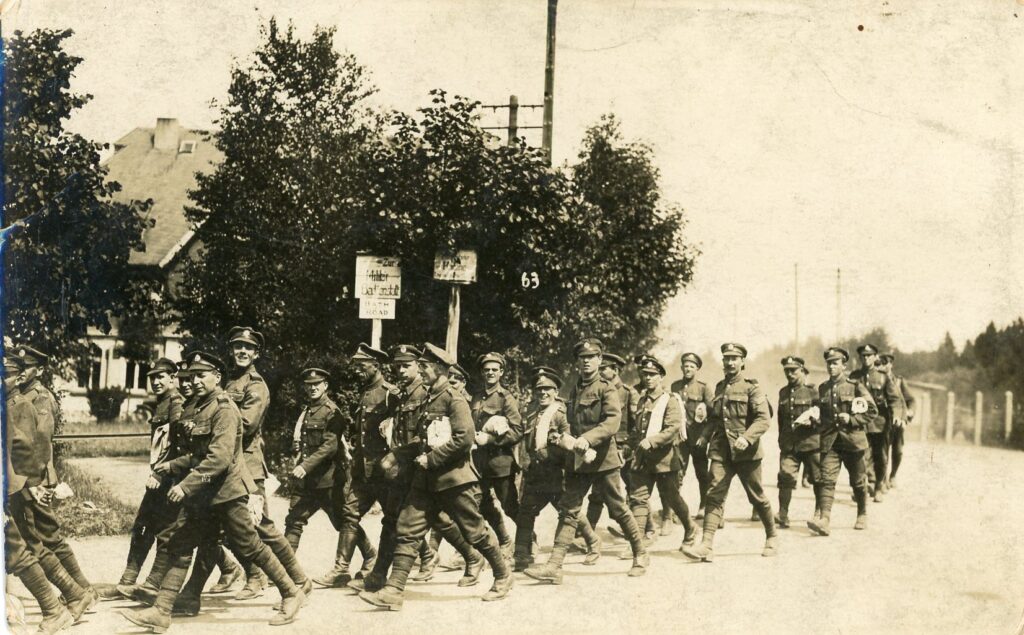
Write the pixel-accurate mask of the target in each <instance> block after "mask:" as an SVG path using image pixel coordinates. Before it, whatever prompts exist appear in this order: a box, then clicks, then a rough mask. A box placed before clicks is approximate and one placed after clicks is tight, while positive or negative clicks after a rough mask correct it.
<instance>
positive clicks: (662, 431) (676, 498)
mask: <svg viewBox="0 0 1024 635" xmlns="http://www.w3.org/2000/svg"><path fill="white" fill-rule="evenodd" d="M634 363H635V364H636V367H637V369H639V371H640V378H641V380H642V382H643V385H644V391H643V393H641V395H640V403H639V404H638V405H637V416H636V419H635V421H634V423H633V425H632V426H631V428H630V431H629V445H630V447H631V448H632V449H633V461H632V465H631V472H632V473H631V474H630V478H629V506H630V508H631V509H632V511H633V517H634V518H636V523H637V525H643V524H645V523H646V520H647V517H648V516H649V515H650V511H651V510H650V499H651V492H652V491H653V490H654V487H655V486H657V487H658V493H659V494H660V495H661V497H662V500H664V501H665V503H663V504H664V506H665V508H666V509H668V510H670V512H675V514H676V516H678V517H679V520H680V522H682V524H683V528H684V530H685V533H684V536H683V544H682V545H681V547H680V548H683V547H690V546H692V545H693V544H694V540H695V539H696V536H697V527H696V525H694V524H693V520H692V519H691V518H690V509H689V508H688V507H687V506H686V501H684V500H683V497H682V496H681V495H680V494H679V470H681V469H682V467H683V465H682V461H681V460H680V457H679V453H678V452H677V451H676V448H677V446H678V443H679V440H680V435H681V434H684V430H685V428H684V426H683V416H684V415H683V405H682V398H680V397H679V396H678V395H676V394H674V393H670V392H668V391H666V390H665V388H664V386H662V380H663V379H664V378H665V367H664V366H662V364H661V362H660V361H658V359H657V358H655V357H653V356H651V355H640V356H638V357H637V358H636V359H635V360H634Z"/></svg>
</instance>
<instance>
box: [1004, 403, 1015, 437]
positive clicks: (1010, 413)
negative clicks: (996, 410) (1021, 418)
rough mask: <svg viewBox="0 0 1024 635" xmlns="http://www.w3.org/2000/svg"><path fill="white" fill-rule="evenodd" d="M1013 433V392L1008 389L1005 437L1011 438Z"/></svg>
mask: <svg viewBox="0 0 1024 635" xmlns="http://www.w3.org/2000/svg"><path fill="white" fill-rule="evenodd" d="M1012 434H1013V392H1012V391H1010V390H1007V391H1006V410H1005V411H1004V412H1003V439H1004V440H1005V441H1009V440H1010V435H1012Z"/></svg>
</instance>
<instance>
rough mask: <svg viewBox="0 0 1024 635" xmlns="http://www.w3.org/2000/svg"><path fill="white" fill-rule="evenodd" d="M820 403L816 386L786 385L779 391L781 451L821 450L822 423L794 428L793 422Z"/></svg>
mask: <svg viewBox="0 0 1024 635" xmlns="http://www.w3.org/2000/svg"><path fill="white" fill-rule="evenodd" d="M817 403H818V388H817V387H816V386H815V385H814V384H800V385H799V386H796V387H793V386H790V385H788V384H787V385H786V386H783V387H782V390H780V391H779V449H780V450H782V451H783V452H784V453H790V452H818V451H819V450H820V448H821V421H818V423H816V424H814V425H809V426H807V425H801V426H794V425H793V422H794V421H796V419H797V418H798V417H799V416H800V415H802V414H803V413H805V412H807V411H808V410H810V409H811V408H812V407H814V406H815V405H817Z"/></svg>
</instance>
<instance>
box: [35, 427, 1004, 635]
mask: <svg viewBox="0 0 1024 635" xmlns="http://www.w3.org/2000/svg"><path fill="white" fill-rule="evenodd" d="M907 454H908V458H907V459H906V461H905V465H904V468H903V474H902V475H901V479H900V487H899V489H898V490H896V491H895V492H894V493H892V494H891V495H890V496H889V497H888V498H887V499H886V501H885V502H884V503H879V504H874V503H872V504H870V508H869V522H870V524H869V529H868V531H865V532H855V531H853V529H852V525H853V521H854V508H853V506H852V503H851V502H849V491H848V490H844V491H842V492H841V493H840V495H839V496H838V498H839V499H840V500H839V501H837V506H836V510H835V512H834V514H833V526H834V528H835V531H834V533H833V535H832V536H831V537H829V538H820V537H812V536H810V535H809V532H808V530H807V529H806V527H805V526H804V523H803V521H805V520H806V518H807V517H808V515H809V514H810V512H811V511H812V510H813V501H812V498H813V497H812V494H811V492H810V490H808V489H800V490H798V491H797V494H796V497H795V499H794V502H793V507H792V510H793V516H794V517H795V519H796V520H797V522H794V528H792V529H789V530H785V531H783V538H782V551H781V554H780V555H779V557H777V558H774V559H766V558H761V557H760V556H759V553H760V550H761V546H762V542H763V532H762V529H761V527H760V525H759V524H756V523H751V522H750V521H749V514H750V506H749V504H748V503H747V501H746V500H745V497H744V495H743V492H742V489H741V488H740V487H739V484H738V483H735V484H734V488H733V490H732V491H731V495H730V499H729V502H728V505H727V508H726V512H727V514H726V516H727V518H728V524H727V526H726V528H725V530H723V531H721V532H719V535H718V538H717V540H716V545H715V546H716V560H715V562H714V563H713V564H694V563H690V562H689V561H687V560H686V559H685V558H684V557H683V556H682V555H681V554H679V553H678V552H677V551H676V549H677V548H678V546H679V542H680V540H681V530H680V529H678V528H676V530H675V534H674V535H672V536H671V537H664V538H659V540H658V542H657V544H656V546H655V547H654V550H653V561H652V566H651V569H650V571H649V573H648V575H647V576H645V577H643V578H637V579H632V578H628V577H627V576H626V575H625V573H626V570H627V569H628V568H629V562H628V561H624V560H619V559H618V558H617V557H616V556H617V553H618V552H619V551H621V550H622V549H623V548H624V547H623V545H622V543H618V542H617V541H615V540H614V539H613V538H611V537H610V536H609V535H608V534H607V532H606V531H602V534H603V535H604V538H605V544H606V555H605V557H603V558H602V559H601V561H600V562H599V563H598V564H597V566H595V567H584V566H582V565H581V564H580V557H579V556H575V557H571V558H570V560H569V563H568V565H567V567H566V576H565V583H564V584H563V585H562V586H558V587H552V586H540V585H537V584H535V583H534V582H532V581H531V580H529V579H527V578H525V577H521V576H518V575H517V579H516V586H515V587H514V589H513V592H512V595H511V596H510V597H509V598H508V599H507V600H506V601H503V602H497V603H488V604H484V603H482V602H480V601H479V599H478V596H479V595H480V594H481V593H483V592H484V591H485V590H486V586H487V585H489V584H490V577H489V573H487V572H485V574H484V576H483V577H482V579H481V586H479V587H477V588H473V589H459V588H457V587H456V586H455V581H456V580H457V579H458V576H459V574H458V573H454V572H453V573H443V574H439V575H438V576H437V577H436V578H435V579H434V580H433V581H431V582H429V583H426V584H415V583H413V584H410V586H409V589H408V593H407V601H406V604H405V608H404V610H403V611H402V612H399V613H385V612H378V611H377V610H375V609H373V608H372V607H371V606H369V605H367V604H364V603H363V602H362V601H360V600H359V599H358V598H356V597H355V596H354V595H352V594H351V593H349V592H347V591H345V590H318V591H316V592H315V593H314V594H313V596H312V598H311V601H310V604H309V606H308V607H307V608H306V609H304V610H303V611H302V613H301V614H300V617H299V621H298V622H296V623H295V624H292V625H290V626H286V627H281V628H276V629H274V628H271V627H269V626H267V623H266V622H267V619H269V617H270V615H271V612H272V607H273V604H274V603H275V602H276V601H277V599H278V597H277V593H276V592H274V591H271V592H268V593H267V595H266V596H264V597H263V598H260V599H258V600H254V601H250V602H235V601H234V600H230V599H227V598H226V597H225V596H206V599H205V600H204V611H203V613H202V614H201V615H200V616H199V617H196V618H191V619H180V620H176V621H175V623H174V625H173V626H172V629H171V631H170V632H172V633H201V634H203V635H206V634H217V633H256V632H269V631H273V632H274V633H280V634H282V635H285V634H287V633H303V634H304V635H314V634H319V633H325V634H326V633H417V634H419V635H425V634H429V633H444V634H445V635H454V634H456V633H511V632H515V633H584V632H586V633H593V632H635V631H637V630H640V629H642V630H643V631H646V632H666V633H668V632H671V633H686V632H700V633H702V635H711V634H717V633H722V634H733V633H787V634H798V633H808V634H821V633H843V634H844V635H852V634H858V633H864V634H869V633H870V634H874V633H1011V632H1013V630H1014V627H1015V625H1016V624H1017V622H1018V620H1019V618H1020V614H1021V609H1022V607H1024V602H1022V601H1021V600H1022V599H1024V541H1022V540H1021V539H1020V535H1021V531H1022V530H1021V527H1022V526H1024V506H1022V505H1021V504H1020V491H1021V485H1020V484H1021V483H1022V482H1024V454H1022V453H1019V452H1011V451H1005V450H994V449H981V448H974V447H967V446H946V445H943V444H930V445H922V444H913V445H910V446H908V453H907ZM776 469H777V468H776V463H775V461H774V460H772V459H769V460H767V461H766V465H765V474H766V475H769V476H768V477H767V478H766V479H765V481H766V482H767V483H770V484H772V485H774V480H775V478H774V473H775V470H776ZM120 478H121V482H122V483H132V484H133V486H134V479H132V478H130V477H127V476H124V475H123V473H122V476H121V477H120ZM691 478H692V477H691ZM140 487H141V485H140ZM769 493H770V495H771V496H772V498H773V499H775V498H776V490H775V488H774V486H772V487H771V488H770V489H769ZM686 497H687V500H688V501H689V502H693V501H695V500H696V492H695V490H694V488H693V483H692V482H691V481H690V480H689V479H688V483H687V490H686ZM285 507H286V502H285V501H283V500H280V499H278V500H275V501H273V507H272V515H273V516H274V518H275V519H276V520H278V521H279V522H283V519H284V514H285V511H286V510H285ZM379 522H380V517H379V516H372V517H369V518H368V521H366V522H365V525H366V528H367V530H368V531H369V532H370V533H371V535H373V536H376V535H377V534H378V531H379ZM606 523H607V520H603V521H602V523H601V526H602V527H604V526H605V524H606ZM554 525H555V517H554V512H553V511H552V510H550V509H549V510H547V511H545V512H544V513H543V514H542V517H541V521H540V523H539V525H538V533H539V535H540V540H541V544H542V545H543V548H544V550H545V551H547V550H548V549H549V548H550V543H551V540H552V538H553V531H554ZM334 542H335V534H334V532H333V531H332V530H331V527H330V524H329V523H328V522H327V519H326V518H325V517H323V516H322V515H321V516H319V517H316V518H314V519H313V521H312V522H311V523H310V525H309V527H308V528H307V531H306V535H305V536H304V537H303V541H302V545H301V548H300V550H299V558H300V560H301V562H302V564H303V566H304V567H306V569H307V571H308V572H309V573H310V574H313V575H316V574H319V573H321V572H322V571H324V570H325V569H326V568H328V567H329V566H330V564H331V559H332V558H333V554H334ZM74 547H75V549H76V552H77V553H78V554H79V558H80V559H81V561H82V562H83V563H84V565H85V569H86V571H87V573H88V574H89V575H90V576H91V578H92V579H93V580H95V581H104V582H111V581H114V580H116V577H117V575H118V574H119V573H120V569H121V567H122V566H123V560H124V556H125V553H126V549H127V538H125V537H116V538H97V539H86V540H79V541H75V543H74ZM446 549H450V547H446ZM448 553H449V552H447V551H446V555H447V554H448ZM131 606H133V604H132V603H130V602H108V603H103V604H102V605H101V606H100V609H99V611H98V612H97V613H96V614H93V615H88V616H87V619H86V621H85V622H83V623H82V624H80V625H79V626H77V627H75V628H74V629H73V631H71V632H73V633H78V634H80V635H87V634H92V633H96V634H103V635H107V634H110V633H133V632H140V631H139V629H137V628H135V627H132V626H131V625H130V624H129V623H128V622H127V621H125V620H124V619H123V618H122V617H120V616H119V615H118V614H117V612H116V611H117V609H120V608H126V607H131ZM29 611H30V616H29V620H30V622H34V621H37V620H38V614H37V612H36V609H35V607H34V605H31V606H29Z"/></svg>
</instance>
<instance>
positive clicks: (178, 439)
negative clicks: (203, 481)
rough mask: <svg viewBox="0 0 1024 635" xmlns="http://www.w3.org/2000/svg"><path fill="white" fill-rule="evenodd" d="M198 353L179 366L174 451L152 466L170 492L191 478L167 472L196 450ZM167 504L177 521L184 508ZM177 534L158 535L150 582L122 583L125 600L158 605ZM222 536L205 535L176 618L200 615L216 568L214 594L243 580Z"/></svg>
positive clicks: (172, 431)
mask: <svg viewBox="0 0 1024 635" xmlns="http://www.w3.org/2000/svg"><path fill="white" fill-rule="evenodd" d="M194 354H195V351H193V352H187V353H185V354H184V355H183V357H184V359H182V360H181V361H180V362H178V364H177V367H178V390H179V391H180V393H181V395H182V397H183V398H184V401H183V403H182V408H181V415H180V416H179V418H178V419H177V420H176V421H174V422H172V423H171V427H170V435H169V436H170V449H169V451H168V453H167V454H166V455H165V458H164V461H163V462H160V463H156V464H154V465H153V466H152V469H153V470H154V472H153V473H154V475H155V476H156V477H157V478H160V479H162V480H168V481H169V482H170V485H169V486H168V490H169V489H170V487H173V486H174V485H175V484H176V483H178V482H179V481H180V480H182V478H184V476H187V474H184V473H182V474H177V475H175V474H171V473H170V472H168V471H167V469H166V467H167V465H169V464H170V462H171V461H173V460H175V459H180V458H181V457H188V456H189V455H190V454H191V451H192V450H191V447H190V442H191V431H192V427H193V426H194V425H195V413H196V404H197V402H198V400H199V398H198V395H197V394H196V391H195V387H194V386H193V384H192V379H193V372H192V371H191V370H190V369H189V362H188V361H187V360H188V359H191V358H192V357H193V356H194ZM182 460H184V459H182ZM157 465H160V466H161V468H160V469H161V471H162V472H163V473H162V474H161V473H157V471H156V466H157ZM165 496H166V493H165ZM167 504H168V505H170V506H171V507H173V509H174V510H175V514H176V516H175V519H174V521H177V515H178V514H179V513H180V505H177V504H175V503H172V502H171V501H170V499H168V500H167ZM174 531H175V524H174V522H173V521H172V523H171V524H170V525H168V526H167V527H166V528H164V529H163V530H162V531H161V532H160V533H159V534H157V536H156V555H155V556H154V559H153V565H152V567H150V571H149V576H148V577H147V578H146V581H145V582H143V583H142V584H141V585H121V584H119V585H117V591H118V593H120V594H121V595H122V596H123V597H126V598H129V599H134V600H137V601H138V602H140V603H142V604H145V605H146V606H153V604H154V603H155V602H156V597H157V594H158V593H159V592H160V585H161V583H162V582H163V578H164V576H165V575H167V572H168V571H169V570H170V568H171V564H172V562H171V560H172V559H171V555H170V553H169V552H168V550H167V542H168V540H170V537H171V535H172V534H173V533H174ZM221 534H222V532H221V531H217V532H209V533H204V535H203V539H202V543H201V544H200V545H199V547H198V549H197V551H196V560H195V565H194V566H193V567H192V574H191V575H190V576H189V579H188V581H187V582H186V583H185V586H184V587H182V589H181V593H180V594H179V595H178V597H177V599H176V600H175V602H174V607H173V610H172V612H171V616H172V617H192V616H195V615H198V614H199V610H200V608H201V603H202V602H201V599H202V593H203V587H204V586H205V585H206V581H207V579H208V578H209V577H210V574H211V573H212V572H213V569H214V567H219V568H220V571H221V575H220V578H219V579H218V581H217V583H216V584H215V585H214V586H213V587H212V588H211V589H210V593H226V592H227V591H229V590H230V589H231V586H232V585H233V584H234V583H235V582H236V581H238V580H239V579H240V578H241V577H242V567H241V566H239V565H238V563H237V562H235V561H234V559H233V558H232V557H231V556H230V555H229V554H228V551H227V549H226V548H225V547H223V546H222V545H221Z"/></svg>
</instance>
